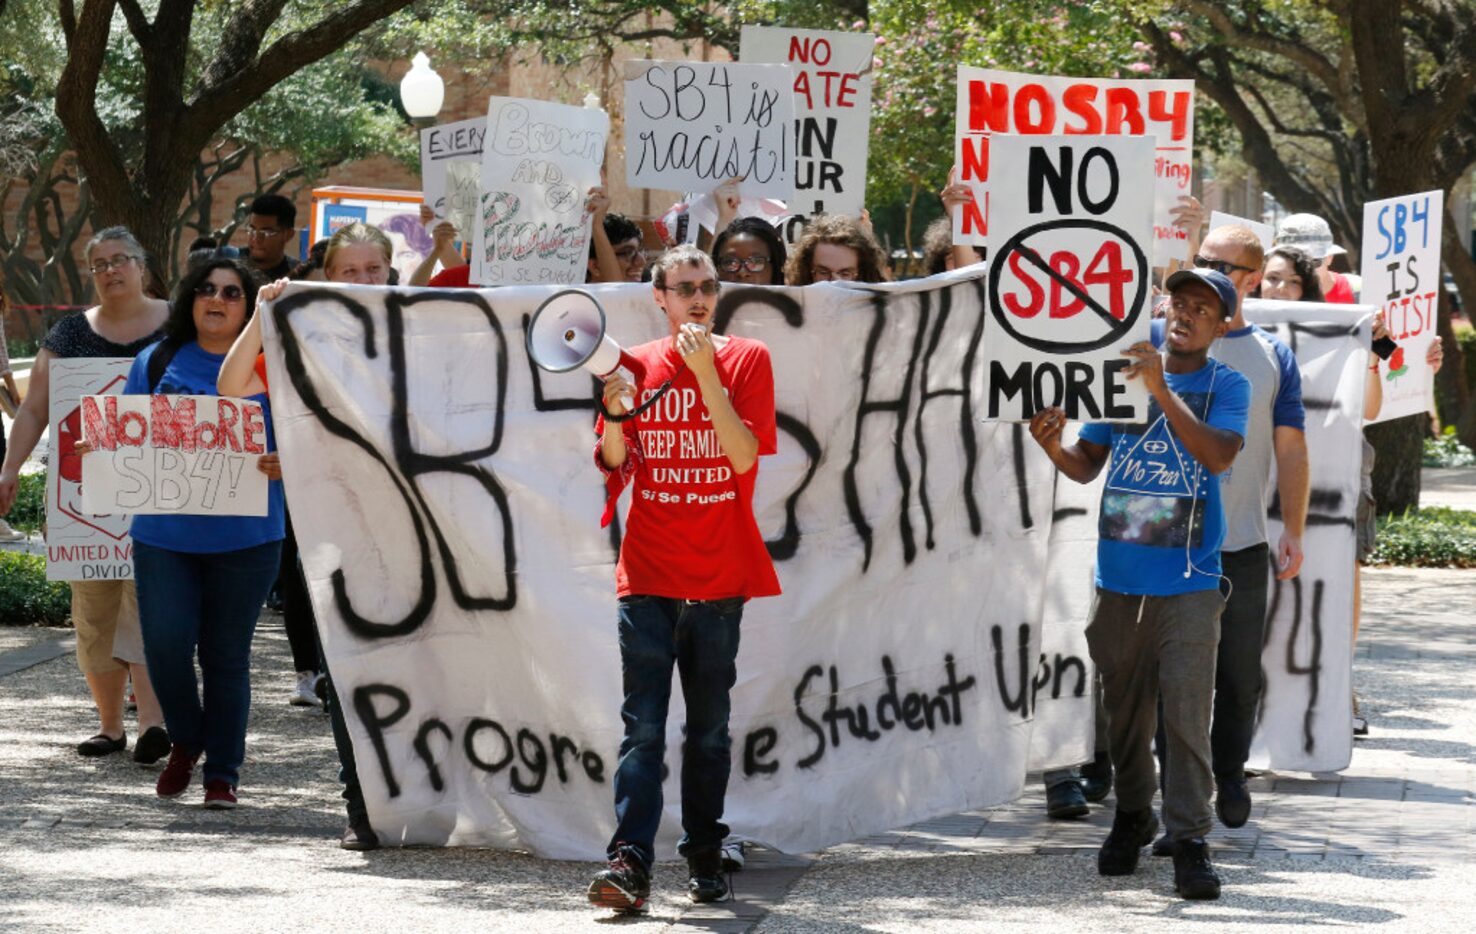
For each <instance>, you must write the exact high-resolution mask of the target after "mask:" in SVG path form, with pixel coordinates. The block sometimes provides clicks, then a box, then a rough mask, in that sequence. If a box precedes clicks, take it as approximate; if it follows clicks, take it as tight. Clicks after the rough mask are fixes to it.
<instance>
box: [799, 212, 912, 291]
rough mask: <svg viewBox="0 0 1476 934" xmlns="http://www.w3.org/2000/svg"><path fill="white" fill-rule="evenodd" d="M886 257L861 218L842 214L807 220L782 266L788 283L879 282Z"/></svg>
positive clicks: (883, 275) (885, 266) (884, 276)
mask: <svg viewBox="0 0 1476 934" xmlns="http://www.w3.org/2000/svg"><path fill="white" fill-rule="evenodd" d="M886 268H887V258H886V256H885V254H883V253H882V248H881V246H880V245H879V244H878V243H877V242H876V238H875V237H873V236H872V235H871V234H870V233H868V232H867V230H866V228H865V227H862V226H861V222H860V221H858V220H857V219H856V218H854V217H848V216H846V215H844V214H823V215H821V216H819V217H817V218H815V219H814V220H812V221H810V223H809V225H808V226H806V227H805V232H804V233H803V234H802V235H801V236H800V239H799V242H798V243H796V244H795V245H794V253H792V254H791V255H790V257H789V262H788V263H786V264H785V267H784V281H785V283H787V284H788V285H810V284H812V283H815V282H830V281H844V282H882V281H884V280H885V279H886V274H885V272H884V271H883V270H885V269H886Z"/></svg>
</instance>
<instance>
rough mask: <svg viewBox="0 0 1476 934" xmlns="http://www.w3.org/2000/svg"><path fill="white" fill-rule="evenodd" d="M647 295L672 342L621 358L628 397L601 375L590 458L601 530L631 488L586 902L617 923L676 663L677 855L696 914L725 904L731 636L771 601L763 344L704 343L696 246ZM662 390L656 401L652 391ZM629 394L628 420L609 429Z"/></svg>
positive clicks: (769, 431)
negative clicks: (606, 823) (600, 839)
mask: <svg viewBox="0 0 1476 934" xmlns="http://www.w3.org/2000/svg"><path fill="white" fill-rule="evenodd" d="M652 285H653V287H654V297H655V301H656V304H657V305H658V306H659V307H660V308H661V310H662V311H664V312H665V313H666V320H667V323H668V326H669V329H670V336H668V337H665V338H662V339H660V340H655V341H651V342H649V343H646V344H642V345H640V346H638V347H633V348H631V349H630V351H629V353H630V354H631V355H632V356H633V357H635V358H636V359H637V360H639V361H640V362H641V363H642V364H643V365H644V367H645V371H646V372H645V376H644V380H643V381H644V384H645V385H644V386H643V387H641V388H640V389H638V388H637V387H635V386H632V385H631V384H630V383H629V382H627V381H626V380H625V379H624V378H622V377H621V376H619V375H618V374H617V375H613V376H610V377H607V378H606V380H605V389H604V406H605V409H606V412H607V414H608V415H610V416H612V418H605V417H603V416H602V417H601V418H600V420H599V423H598V425H597V426H596V427H597V430H598V431H599V434H600V440H599V442H598V444H597V445H596V448H595V462H596V464H597V465H598V466H599V468H600V470H601V471H602V472H603V473H604V474H605V476H606V488H607V489H608V491H609V494H610V496H609V500H608V503H607V506H606V510H605V516H604V523H605V524H608V523H609V521H610V519H611V518H612V517H613V515H614V511H615V504H616V501H617V500H618V498H619V495H620V492H621V491H622V490H623V488H624V487H625V486H626V484H628V483H633V484H634V493H633V496H632V497H631V507H630V514H629V517H628V519H627V523H626V533H625V538H624V540H623V541H622V543H621V546H620V560H619V563H618V564H617V566H616V571H615V581H616V590H615V592H616V596H617V597H618V599H619V622H618V626H617V632H618V636H619V643H620V661H621V669H622V672H623V683H624V694H625V697H624V701H623V702H622V704H621V708H620V716H621V719H622V720H623V721H624V723H625V737H624V739H623V740H622V741H621V743H620V761H619V764H618V765H617V767H616V770H615V776H614V782H613V784H614V791H615V817H616V829H615V833H614V835H613V836H612V837H611V839H610V843H609V846H608V847H607V855H608V856H609V860H610V862H609V865H608V866H607V867H606V868H605V869H603V870H601V871H600V872H599V873H598V874H597V875H596V876H595V878H594V880H593V882H591V883H590V886H589V891H588V897H589V900H590V901H591V902H592V903H594V904H596V905H600V906H603V907H606V908H613V909H615V910H617V911H622V912H638V911H642V910H644V908H645V904H646V899H647V898H648V897H649V894H650V872H651V864H652V862H653V861H654V860H655V858H656V852H655V839H656V831H657V828H658V826H659V825H660V822H661V809H662V803H661V797H662V795H661V781H662V775H661V773H662V762H663V760H664V758H665V754H666V713H667V707H668V703H669V701H670V698H671V676H672V669H673V667H675V668H676V670H677V672H678V674H679V675H680V677H681V683H682V696H683V698H684V699H685V701H686V708H687V724H686V725H687V736H686V742H685V744H684V748H683V752H682V757H681V770H682V775H681V788H682V830H683V831H684V832H683V835H682V838H681V842H680V843H679V844H678V847H677V849H678V851H679V852H680V853H681V854H682V855H683V856H685V857H686V859H687V868H688V871H689V879H688V883H687V893H688V896H689V897H690V898H691V899H692V900H693V901H696V902H709V901H715V900H717V899H719V898H722V897H723V896H724V895H726V894H727V892H728V887H727V885H726V883H725V882H724V881H723V879H722V856H721V853H720V848H721V845H722V842H723V839H724V837H726V836H727V834H728V828H727V827H726V826H725V825H724V824H723V822H722V816H723V805H724V799H725V797H726V795H727V787H728V774H729V772H730V768H731V763H730V748H729V747H730V745H731V741H730V738H729V734H728V717H729V703H730V701H729V692H730V691H731V690H732V688H733V684H734V683H735V681H736V679H737V676H738V673H737V667H736V662H737V657H738V635H739V624H740V622H741V620H742V618H743V605H744V603H745V602H746V601H747V600H748V599H749V598H751V597H767V596H773V595H776V594H778V593H779V578H778V576H777V575H776V574H775V573H774V565H773V562H772V561H771V560H770V558H769V553H768V550H767V549H766V548H765V547H764V541H763V536H762V535H761V534H760V533H759V529H758V524H757V523H756V522H755V520H754V515H753V491H754V484H755V481H756V479H757V474H758V459H759V458H760V457H761V456H763V455H765V454H772V453H774V451H775V448H776V429H775V415H774V375H773V370H772V368H771V365H770V363H769V351H768V348H767V347H765V346H764V345H763V344H762V343H760V342H758V341H755V340H749V339H745V338H740V337H725V336H717V335H713V334H712V333H711V331H710V328H711V327H712V317H713V312H714V310H715V309H716V306H717V296H718V289H719V284H718V278H717V270H716V269H714V268H713V264H712V260H711V259H710V258H709V257H708V255H707V254H706V253H703V252H702V251H701V250H699V249H697V248H696V247H695V246H679V247H677V248H675V249H673V250H671V251H670V252H668V253H666V254H664V255H663V256H662V257H661V258H660V259H658V260H657V261H656V264H655V266H654V268H653V279H652ZM667 380H670V388H669V391H666V392H664V393H663V392H660V391H659V390H653V387H656V386H662V385H663V384H664V382H665V381H667ZM638 395H639V396H640V397H641V398H642V402H641V405H640V407H639V408H637V410H636V412H635V413H633V415H634V417H633V418H630V419H629V420H625V419H621V420H618V421H617V420H614V419H618V418H619V417H620V416H624V415H626V414H627V408H626V406H627V402H626V401H625V400H626V399H632V398H635V397H637V396H638Z"/></svg>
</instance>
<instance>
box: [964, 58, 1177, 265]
mask: <svg viewBox="0 0 1476 934" xmlns="http://www.w3.org/2000/svg"><path fill="white" fill-rule="evenodd" d="M1002 134H1025V135H1052V134H1068V135H1073V136H1075V135H1084V136H1097V135H1108V136H1115V135H1119V134H1121V135H1131V136H1139V135H1144V134H1146V135H1148V136H1151V137H1152V138H1153V139H1154V140H1155V141H1156V144H1157V146H1156V151H1155V152H1154V153H1153V154H1152V155H1151V156H1150V157H1149V160H1148V164H1149V166H1150V167H1151V168H1152V171H1153V176H1154V178H1155V183H1154V186H1153V191H1152V198H1153V247H1152V249H1150V250H1149V251H1148V252H1149V255H1150V256H1151V257H1152V260H1153V265H1155V266H1164V265H1167V263H1168V261H1169V260H1171V259H1177V260H1186V259H1188V258H1189V239H1188V235H1187V234H1186V233H1185V232H1184V231H1183V230H1181V229H1180V228H1178V227H1175V226H1174V225H1173V218H1172V217H1171V216H1170V214H1169V211H1171V210H1172V209H1173V208H1175V207H1177V206H1178V201H1179V196H1180V195H1187V194H1189V193H1190V176H1191V170H1192V166H1193V155H1194V154H1193V149H1194V82H1193V81H1131V80H1116V79H1107V78H1064V77H1053V76H1049V75H1025V74H1017V73H1015V72H1009V71H994V70H992V69H988V68H973V67H970V66H968V65H960V66H958V96H957V105H956V110H955V140H956V142H957V153H956V163H955V164H956V166H957V170H958V180H959V181H960V182H962V183H964V184H967V185H968V186H969V187H970V188H971V189H972V190H973V193H974V203H973V204H971V205H965V206H963V207H962V208H960V209H958V210H957V211H956V212H955V213H954V217H953V242H955V243H965V244H969V245H972V246H984V245H986V244H987V243H988V240H987V239H986V236H987V234H988V226H989V224H991V223H992V220H991V218H990V212H991V211H992V210H993V206H992V204H991V202H990V192H991V191H994V192H995V193H996V195H997V194H998V187H999V186H994V187H991V186H990V184H989V179H990V167H991V163H992V162H993V159H992V156H991V153H990V146H991V144H992V142H991V141H992V140H994V139H996V138H997V137H999V136H1000V135H1002ZM1004 177H1005V178H1006V179H1007V180H1011V181H1012V178H1011V176H1009V175H1008V174H1006V175H1005V176H1004ZM1006 187H1008V186H1006Z"/></svg>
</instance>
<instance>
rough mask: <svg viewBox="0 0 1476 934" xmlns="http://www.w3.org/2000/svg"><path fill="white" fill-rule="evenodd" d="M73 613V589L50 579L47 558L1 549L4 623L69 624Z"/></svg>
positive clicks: (0, 617)
mask: <svg viewBox="0 0 1476 934" xmlns="http://www.w3.org/2000/svg"><path fill="white" fill-rule="evenodd" d="M71 615H72V588H71V587H69V586H68V585H67V582H66V581H49V580H47V579H46V559H45V558H43V557H41V556H40V555H28V554H25V553H23V552H19V551H0V624H7V625H12V626H29V625H37V626H65V625H67V624H68V622H69V621H70V619H71Z"/></svg>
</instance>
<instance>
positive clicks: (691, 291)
mask: <svg viewBox="0 0 1476 934" xmlns="http://www.w3.org/2000/svg"><path fill="white" fill-rule="evenodd" d="M661 291H663V292H675V293H677V294H678V295H680V296H681V297H682V298H691V297H692V296H694V295H696V294H697V293H698V292H701V293H702V294H703V295H706V296H707V297H708V298H711V297H712V296H714V295H716V294H717V293H718V284H717V280H715V279H704V280H702V281H701V282H697V283H692V282H678V283H677V284H676V285H665V286H662V287H661Z"/></svg>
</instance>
